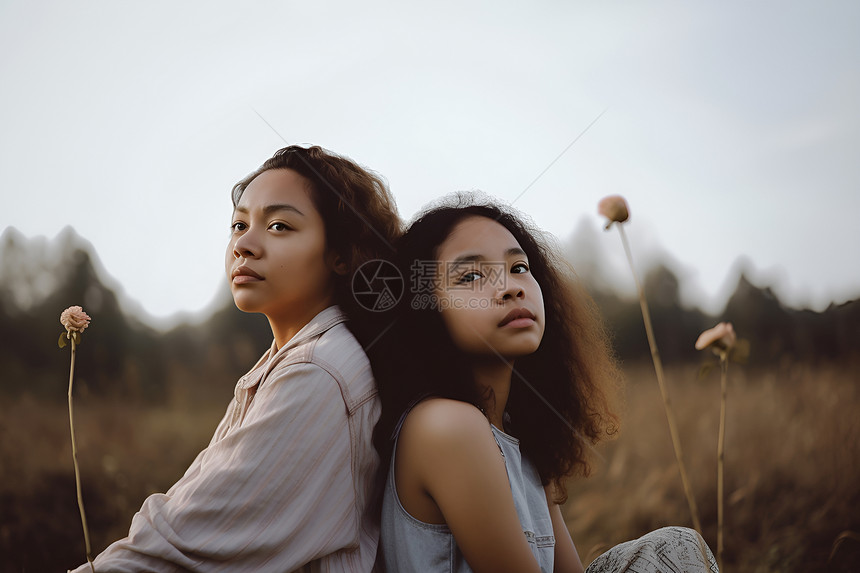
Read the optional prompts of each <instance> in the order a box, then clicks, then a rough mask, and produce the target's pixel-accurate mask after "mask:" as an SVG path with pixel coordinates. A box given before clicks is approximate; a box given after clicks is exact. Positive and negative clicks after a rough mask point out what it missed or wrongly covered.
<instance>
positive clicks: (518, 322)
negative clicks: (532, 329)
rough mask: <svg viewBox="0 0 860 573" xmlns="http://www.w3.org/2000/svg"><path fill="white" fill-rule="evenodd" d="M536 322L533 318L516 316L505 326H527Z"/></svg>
mask: <svg viewBox="0 0 860 573" xmlns="http://www.w3.org/2000/svg"><path fill="white" fill-rule="evenodd" d="M534 323H535V321H534V319H533V318H528V317H523V318H515V319H514V320H512V321H510V322H507V323H505V325H504V326H506V327H508V328H526V327H527V326H531V325H533V324H534Z"/></svg>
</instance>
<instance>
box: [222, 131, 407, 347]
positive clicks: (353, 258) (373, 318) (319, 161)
mask: <svg viewBox="0 0 860 573" xmlns="http://www.w3.org/2000/svg"><path fill="white" fill-rule="evenodd" d="M270 169H292V170H293V171H295V172H297V173H298V174H299V175H301V176H302V177H304V178H305V179H306V180H307V182H308V191H309V192H310V196H311V200H312V201H313V203H314V206H315V207H316V208H317V211H319V213H320V216H321V217H322V219H323V223H324V225H325V238H326V245H327V246H328V247H329V248H331V249H332V250H334V252H336V253H337V254H338V255H339V256H340V257H341V260H343V261H344V263H346V267H347V271H348V272H346V273H345V274H344V275H338V274H335V303H337V304H338V306H340V307H341V308H342V309H343V310H344V312H345V313H346V315H347V316H348V317H349V318H350V319H351V320H350V321H348V323H347V325H348V326H349V328H350V330H352V332H353V333H354V334H355V336H356V338H357V339H358V341H359V342H360V343H361V344H362V345H363V346H366V345H368V344H369V343H370V342H372V340H373V339H374V338H375V336H376V335H377V334H378V328H379V327H380V324H381V323H380V321H379V319H380V317H379V316H378V315H377V313H372V312H369V311H368V310H367V309H365V308H364V307H362V306H361V305H359V304H358V303H357V301H356V299H355V297H354V296H353V294H352V279H353V275H354V274H355V272H356V270H357V269H358V268H359V267H361V265H362V264H364V263H365V262H367V261H371V260H375V259H390V258H391V257H392V256H393V255H394V245H395V243H396V242H397V239H398V237H399V236H400V234H401V232H402V223H401V220H400V217H399V216H398V214H397V207H396V204H395V201H394V197H393V196H392V195H391V192H390V191H389V189H388V186H387V184H386V183H385V181H384V180H383V178H382V177H381V176H380V175H379V174H377V173H374V172H373V171H371V170H369V169H366V168H364V167H362V166H360V165H358V164H357V163H356V162H354V161H353V160H351V159H349V158H347V157H344V156H341V155H337V154H335V153H332V152H331V151H328V150H327V149H323V148H322V147H319V146H312V147H301V146H298V145H290V146H288V147H284V148H283V149H279V150H278V151H277V152H275V154H274V155H273V156H272V157H271V158H269V159H267V160H266V161H265V163H263V164H262V165H261V166H260V167H259V168H257V169H256V170H255V171H254V172H252V173H251V174H249V175H248V176H247V177H245V178H244V179H242V180H241V181H239V182H238V183H236V185H234V186H233V191H232V199H233V206H234V207H236V206H238V204H239V200H240V199H241V198H242V194H243V193H244V192H245V189H246V188H247V187H248V185H249V184H250V183H251V181H253V180H254V179H255V178H256V177H257V176H258V175H260V174H261V173H263V172H264V171H268V170H270Z"/></svg>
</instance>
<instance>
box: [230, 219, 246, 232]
mask: <svg viewBox="0 0 860 573" xmlns="http://www.w3.org/2000/svg"><path fill="white" fill-rule="evenodd" d="M230 228H231V229H232V230H233V232H234V233H235V232H236V231H244V230H245V229H247V228H248V226H247V225H246V224H245V223H243V222H242V221H236V222H235V223H233V224H232V225H230Z"/></svg>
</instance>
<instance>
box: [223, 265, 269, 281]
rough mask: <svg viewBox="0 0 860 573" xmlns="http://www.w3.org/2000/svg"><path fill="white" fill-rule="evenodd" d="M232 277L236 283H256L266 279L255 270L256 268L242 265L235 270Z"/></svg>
mask: <svg viewBox="0 0 860 573" xmlns="http://www.w3.org/2000/svg"><path fill="white" fill-rule="evenodd" d="M231 278H232V280H233V284H234V285H241V284H247V283H254V282H258V281H261V280H264V279H263V277H262V276H260V275H259V274H258V273H256V272H254V270H252V269H250V268H248V267H245V266H241V267H239V268H237V269H236V270H234V271H233V274H232V276H231Z"/></svg>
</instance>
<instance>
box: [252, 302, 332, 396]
mask: <svg viewBox="0 0 860 573" xmlns="http://www.w3.org/2000/svg"><path fill="white" fill-rule="evenodd" d="M346 320H347V317H346V314H345V313H344V312H343V311H342V310H341V309H340V307H339V306H337V305H332V306H330V307H328V308H326V309H324V310H322V311H320V312H319V313H318V314H317V315H316V316H314V317H313V318H312V319H311V320H310V321H309V322H308V323H307V324H306V325H304V326H303V327H302V328H301V330H299V331H298V332H297V333H296V334H295V335H294V336H293V337H292V338H291V339H290V340H289V342H287V343H286V344H285V345H283V346H282V347H281V348H277V347H276V345H275V341H274V340H273V341H272V345H271V346H270V347H269V350H268V351H267V352H266V353H265V354H264V355H263V356H262V357H261V358H260V360H259V361H258V362H257V364H255V365H254V367H253V368H252V369H251V371H250V372H248V374H246V375H245V376H243V377H242V379H241V380H240V381H239V386H240V387H242V388H250V387H252V386H255V385H257V384H258V383H259V382H260V379H261V378H262V377H263V376H265V374H266V373H267V372H268V371H269V369H270V367H271V366H272V365H273V364H275V363H276V362H278V361H279V359H280V358H282V357H283V356H284V354H285V353H287V352H289V351H290V350H292V349H294V348H296V347H297V346H300V345H301V344H303V343H305V342H307V341H308V340H310V339H312V338H315V337H317V336H319V335H320V334H322V333H323V332H325V331H326V330H329V329H330V328H331V327H333V326H335V325H336V324H340V323H341V322H345V321H346Z"/></svg>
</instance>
